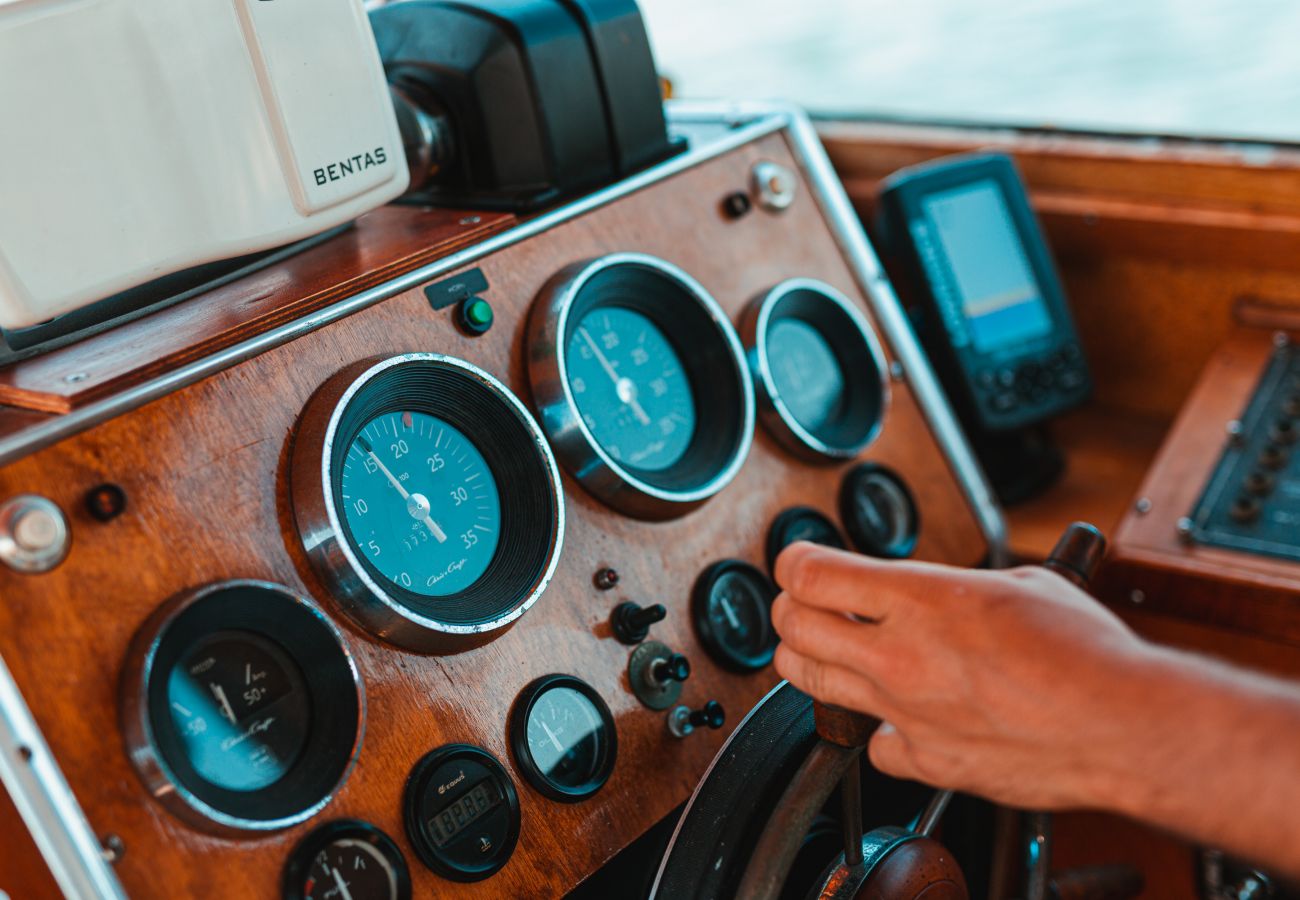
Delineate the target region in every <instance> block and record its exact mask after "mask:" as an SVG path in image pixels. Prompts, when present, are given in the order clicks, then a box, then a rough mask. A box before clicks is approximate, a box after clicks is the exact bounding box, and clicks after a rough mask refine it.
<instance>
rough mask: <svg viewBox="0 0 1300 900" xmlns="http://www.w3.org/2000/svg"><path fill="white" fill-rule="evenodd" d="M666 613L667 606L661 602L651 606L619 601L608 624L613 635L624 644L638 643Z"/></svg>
mask: <svg viewBox="0 0 1300 900" xmlns="http://www.w3.org/2000/svg"><path fill="white" fill-rule="evenodd" d="M666 615H668V608H667V607H666V606H664V605H663V604H662V603H656V604H654V605H653V606H641V605H640V604H637V603H631V602H628V603H620V604H619V605H618V606H616V607H614V612H613V613H611V614H610V617H609V624H610V625H611V626H612V627H613V629H614V637H616V638H618V639H619V640H620V641H622V642H623V643H625V644H639V643H641V642H642V641H644V640H645V639H646V636H647V635H648V634H649V633H650V626H651V625H653V624H655V623H656V622H662V621H663V620H664V616H666Z"/></svg>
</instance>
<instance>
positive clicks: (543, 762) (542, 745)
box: [528, 687, 607, 790]
mask: <svg viewBox="0 0 1300 900" xmlns="http://www.w3.org/2000/svg"><path fill="white" fill-rule="evenodd" d="M606 740H607V737H606V735H605V725H604V722H602V720H601V717H600V713H599V712H598V711H597V710H596V707H595V705H594V704H593V703H592V702H591V700H589V699H588V698H586V697H584V696H583V695H582V694H581V693H579V692H578V691H576V690H574V689H573V688H569V687H553V688H551V689H549V690H547V691H546V692H545V693H544V694H542V696H541V697H539V698H538V699H537V701H536V702H535V703H534V704H533V708H532V711H531V712H530V713H529V716H528V751H529V753H530V754H531V755H532V758H533V763H534V765H535V766H536V767H537V770H538V772H540V773H541V775H542V776H543V777H544V778H546V779H547V780H548V781H550V782H551V783H553V784H555V785H556V786H557V787H560V788H568V789H571V790H576V789H579V788H582V787H583V786H584V785H587V784H589V783H590V782H591V781H592V780H593V779H595V778H596V777H597V776H598V775H599V774H600V769H601V766H602V764H603V762H604V753H603V751H602V744H603V742H604V741H606Z"/></svg>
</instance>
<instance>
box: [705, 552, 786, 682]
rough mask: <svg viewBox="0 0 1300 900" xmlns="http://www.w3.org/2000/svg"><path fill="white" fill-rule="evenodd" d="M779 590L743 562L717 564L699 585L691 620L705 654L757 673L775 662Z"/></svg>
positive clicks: (709, 568)
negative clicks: (774, 612)
mask: <svg viewBox="0 0 1300 900" xmlns="http://www.w3.org/2000/svg"><path fill="white" fill-rule="evenodd" d="M775 599H776V587H775V586H774V585H773V584H772V582H771V581H770V580H768V577H767V576H766V575H764V574H763V573H762V572H760V571H759V570H758V569H756V568H755V567H754V566H751V565H750V564H749V563H746V562H741V561H740V560H737V559H727V560H723V561H721V562H716V563H714V564H713V565H711V566H709V567H708V568H707V569H705V570H704V571H703V572H702V573H701V574H700V577H699V578H698V579H697V580H696V582H695V589H694V591H693V592H692V595H691V615H692V619H693V621H694V623H695V632H696V634H697V635H698V636H699V639H700V643H702V644H703V645H704V649H705V650H706V651H708V653H709V655H710V656H712V657H713V658H714V659H715V660H717V661H718V662H719V663H721V664H722V665H724V666H726V667H727V668H729V669H734V670H737V671H741V672H755V671H758V670H759V669H761V668H763V667H764V666H766V665H767V664H768V663H770V662H771V661H772V655H773V654H774V653H775V652H776V642H777V636H776V631H775V629H773V628H772V601H773V600H775Z"/></svg>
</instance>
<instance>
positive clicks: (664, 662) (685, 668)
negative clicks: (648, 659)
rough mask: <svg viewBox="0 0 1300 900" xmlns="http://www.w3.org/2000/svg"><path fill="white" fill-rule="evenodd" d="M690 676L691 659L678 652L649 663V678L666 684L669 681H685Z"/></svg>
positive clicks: (657, 682)
mask: <svg viewBox="0 0 1300 900" xmlns="http://www.w3.org/2000/svg"><path fill="white" fill-rule="evenodd" d="M690 677H691V661H690V660H689V659H687V658H686V657H684V656H682V655H681V654H680V653H674V654H673V655H672V656H670V657H668V658H667V659H656V660H655V661H654V662H653V663H651V664H650V680H651V681H653V682H655V683H656V684H660V685H666V684H668V682H670V681H685V680H686V679H687V678H690Z"/></svg>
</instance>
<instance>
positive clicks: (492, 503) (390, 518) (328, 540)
mask: <svg viewBox="0 0 1300 900" xmlns="http://www.w3.org/2000/svg"><path fill="white" fill-rule="evenodd" d="M291 460H292V472H291V477H290V488H291V494H292V502H293V510H294V518H295V520H296V522H297V526H298V532H299V535H300V537H301V538H302V541H303V545H304V546H305V547H306V549H307V554H308V556H309V558H310V559H311V561H312V564H313V565H314V566H315V568H316V570H317V571H318V572H319V573H320V575H321V576H322V578H323V579H324V581H325V583H326V586H327V587H328V588H329V590H330V592H331V594H332V596H333V597H334V599H335V600H336V602H337V603H338V604H339V606H340V607H341V608H342V609H343V611H344V612H345V613H347V614H348V615H349V616H351V617H352V618H353V619H354V620H355V621H357V622H358V623H359V624H360V625H361V626H362V627H364V628H366V629H367V630H369V631H370V632H371V633H373V634H375V635H377V636H378V637H380V638H382V639H384V640H386V641H389V642H391V643H394V644H397V645H399V646H402V647H406V648H409V649H412V650H417V651H420V652H436V653H449V652H457V651H460V650H465V649H469V648H470V647H474V646H478V645H480V644H483V643H485V642H487V641H488V640H491V639H492V638H493V637H495V636H497V635H499V634H500V633H501V632H502V631H503V630H504V629H506V628H508V627H509V626H510V625H512V624H513V623H514V622H515V621H517V620H518V619H519V617H520V616H522V615H523V614H524V613H525V612H526V611H527V610H528V609H529V608H530V607H531V606H532V605H533V604H534V603H535V602H536V601H537V599H538V598H539V597H540V596H541V594H542V592H543V591H544V590H545V588H546V585H547V584H548V583H549V581H550V579H551V576H552V574H553V573H554V572H555V567H556V564H557V563H558V561H559V556H560V548H561V546H562V544H563V538H564V497H563V494H562V493H561V489H560V476H559V470H558V469H557V468H556V465H555V459H554V457H553V456H552V455H551V451H550V448H549V447H548V446H547V444H546V440H545V438H544V436H543V435H542V432H541V429H540V428H538V426H537V423H536V422H535V421H534V420H533V418H532V416H531V415H530V414H529V413H528V411H527V409H526V408H525V407H524V405H523V404H522V403H521V402H520V401H519V399H518V398H517V397H515V396H514V394H512V393H511V392H510V391H509V390H508V389H507V388H506V387H505V386H504V385H503V384H501V382H499V381H497V380H496V379H495V378H493V377H492V376H491V375H489V374H488V373H486V372H484V371H483V370H482V369H479V368H477V367H475V366H473V365H470V364H469V363H467V362H464V361H463V360H458V359H453V358H451V357H446V356H439V355H437V354H432V353H411V354H406V355H402V356H395V357H391V358H388V359H383V360H379V361H377V362H376V361H367V362H362V363H359V364H357V365H355V366H352V367H350V368H348V369H346V370H344V371H343V372H340V373H339V374H338V375H337V376H336V377H335V378H333V379H331V380H330V381H328V382H327V383H326V384H325V385H324V386H323V387H322V388H321V389H320V390H319V391H317V393H316V395H315V396H314V397H313V398H312V399H311V401H310V402H309V403H308V406H307V409H306V411H305V412H304V414H303V418H302V421H301V422H300V424H299V427H298V431H297V434H296V436H295V439H294V446H293V451H292V455H291Z"/></svg>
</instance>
